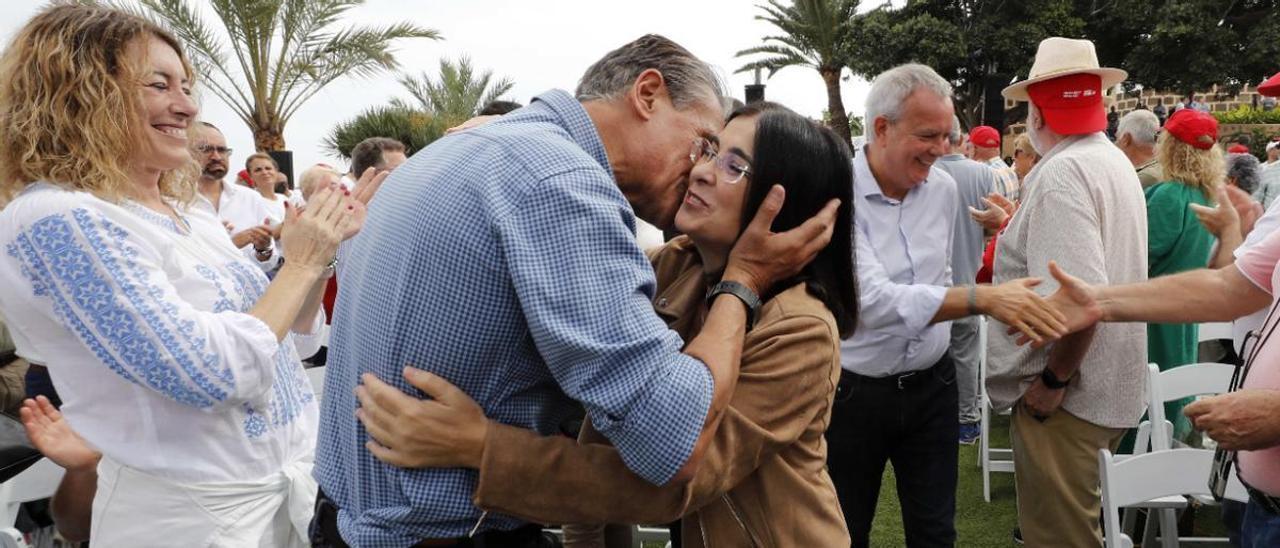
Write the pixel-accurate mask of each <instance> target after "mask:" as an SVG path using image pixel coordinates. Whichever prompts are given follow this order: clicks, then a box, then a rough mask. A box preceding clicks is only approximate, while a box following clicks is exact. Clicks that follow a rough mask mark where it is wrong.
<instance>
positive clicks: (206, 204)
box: [191, 181, 284, 272]
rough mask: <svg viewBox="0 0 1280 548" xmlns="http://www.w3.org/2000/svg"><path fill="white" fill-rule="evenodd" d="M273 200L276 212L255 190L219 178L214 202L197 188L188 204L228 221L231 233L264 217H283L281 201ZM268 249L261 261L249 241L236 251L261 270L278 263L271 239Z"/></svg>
mask: <svg viewBox="0 0 1280 548" xmlns="http://www.w3.org/2000/svg"><path fill="white" fill-rule="evenodd" d="M277 203H279V204H280V211H279V212H277V211H276V210H275V208H274V207H273V205H272V204H270V203H268V202H267V201H266V200H264V199H262V196H261V195H259V194H258V192H257V191H255V190H253V189H251V188H246V187H243V186H240V185H233V184H229V183H227V182H226V181H222V194H221V196H219V197H218V205H217V206H214V204H213V202H210V201H209V199H208V198H206V197H205V196H204V195H203V194H200V193H199V192H197V193H196V199H195V201H194V202H192V204H191V208H192V209H194V210H199V211H203V212H205V213H208V214H210V215H213V216H214V217H216V218H218V219H221V220H223V221H226V222H228V223H231V226H232V229H231V233H232V234H235V233H237V232H240V231H242V230H248V229H249V228H252V227H255V226H258V225H261V224H262V223H263V222H264V221H267V220H268V219H269V220H270V221H269V222H270V223H271V224H272V225H273V226H274V225H275V224H276V223H279V222H281V221H283V220H284V206H283V202H277ZM269 249H271V250H272V253H271V257H270V258H268V259H267V260H265V261H260V260H258V257H257V253H256V252H255V251H254V249H253V244H245V245H244V247H241V248H240V251H241V253H243V254H244V256H245V257H248V258H249V260H251V261H253V262H254V263H256V264H257V265H258V267H259V268H261V269H262V271H263V272H274V271H275V269H276V268H278V267H279V266H280V253H279V252H278V250H276V249H275V244H274V242H272V245H271V247H270V248H269Z"/></svg>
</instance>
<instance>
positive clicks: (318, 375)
mask: <svg viewBox="0 0 1280 548" xmlns="http://www.w3.org/2000/svg"><path fill="white" fill-rule="evenodd" d="M327 369H328V366H326V365H322V366H320V367H308V368H307V370H306V371H307V378H309V379H311V389H312V390H314V391H315V393H316V403H320V399H321V398H323V397H324V372H325V370H327Z"/></svg>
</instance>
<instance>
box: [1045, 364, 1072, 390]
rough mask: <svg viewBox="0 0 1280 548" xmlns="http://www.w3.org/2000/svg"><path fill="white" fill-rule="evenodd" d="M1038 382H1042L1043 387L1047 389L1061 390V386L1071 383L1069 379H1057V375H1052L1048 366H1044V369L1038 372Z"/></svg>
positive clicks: (1064, 386)
mask: <svg viewBox="0 0 1280 548" xmlns="http://www.w3.org/2000/svg"><path fill="white" fill-rule="evenodd" d="M1040 382H1043V383H1044V386H1045V388H1048V389H1049V390H1062V389H1063V388H1066V387H1067V385H1069V384H1071V379H1067V380H1065V381H1060V380H1058V376H1057V375H1054V374H1053V371H1050V370H1049V368H1048V367H1046V368H1044V371H1041V372H1040Z"/></svg>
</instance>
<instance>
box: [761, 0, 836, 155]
mask: <svg viewBox="0 0 1280 548" xmlns="http://www.w3.org/2000/svg"><path fill="white" fill-rule="evenodd" d="M857 7H858V0H793V3H792V4H791V5H790V6H785V5H783V4H782V3H781V2H779V0H769V4H768V5H760V6H759V8H760V9H761V10H762V11H764V12H765V14H764V15H757V16H756V19H758V20H761V21H767V22H769V23H771V24H772V25H773V26H775V27H777V28H778V30H780V31H782V34H781V35H778V36H766V37H765V38H764V42H765V43H764V45H761V46H756V47H754V48H749V49H744V50H742V51H739V52H738V54H737V56H738V57H742V56H746V55H766V56H767V57H764V58H761V59H757V60H755V61H752V62H750V63H747V64H746V65H743V66H742V68H739V69H738V72H746V71H749V70H754V69H756V68H763V69H768V71H769V76H773V74H774V73H775V72H778V71H779V70H781V69H782V68H784V67H790V66H802V67H809V68H812V69H815V70H817V71H818V74H820V75H821V76H822V81H823V83H825V84H826V86H827V112H829V113H831V119H830V121H829V122H828V123H829V125H830V127H831V129H833V130H835V132H836V134H837V135H840V137H841V138H843V139H844V140H845V141H846V142H848V141H849V140H850V137H849V118H848V116H847V115H846V114H845V111H844V101H843V100H841V98H840V71H841V70H842V69H844V65H845V63H844V61H843V59H841V56H840V52H841V51H842V50H843V48H842V47H841V43H842V42H843V41H844V40H847V39H848V37H849V36H850V32H849V24H850V20H851V18H852V17H853V16H854V13H855V11H856V10H857Z"/></svg>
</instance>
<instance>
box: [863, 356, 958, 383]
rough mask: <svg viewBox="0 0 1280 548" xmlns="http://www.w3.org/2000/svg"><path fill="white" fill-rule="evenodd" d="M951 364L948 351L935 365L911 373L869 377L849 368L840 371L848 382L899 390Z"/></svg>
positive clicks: (919, 381) (927, 377) (929, 377)
mask: <svg viewBox="0 0 1280 548" xmlns="http://www.w3.org/2000/svg"><path fill="white" fill-rule="evenodd" d="M949 364H951V354H950V353H946V354H943V355H942V358H940V359H939V360H938V361H937V362H935V363H934V364H933V365H931V366H929V367H928V368H926V369H920V370H918V371H911V372H909V373H901V374H898V375H889V376H887V377H868V376H866V375H859V374H857V373H854V372H853V371H849V370H848V369H845V370H843V371H841V372H840V378H841V380H845V379H846V378H848V379H849V380H848V381H846V382H852V383H857V384H863V385H869V386H888V387H891V388H897V389H898V390H906V389H908V388H911V387H913V386H916V385H919V384H920V383H923V382H925V381H927V380H929V379H931V378H933V377H934V375H935V374H936V372H937V370H938V369H939V367H942V366H944V365H949Z"/></svg>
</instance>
